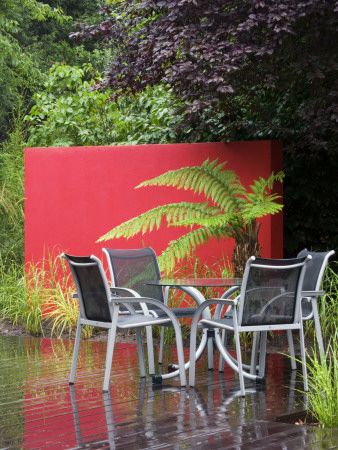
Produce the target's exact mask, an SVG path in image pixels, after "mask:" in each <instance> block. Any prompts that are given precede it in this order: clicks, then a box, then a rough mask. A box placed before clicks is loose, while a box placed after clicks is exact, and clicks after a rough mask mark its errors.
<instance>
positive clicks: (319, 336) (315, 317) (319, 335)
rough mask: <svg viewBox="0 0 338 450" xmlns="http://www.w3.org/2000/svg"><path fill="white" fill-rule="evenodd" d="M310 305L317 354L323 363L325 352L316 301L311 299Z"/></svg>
mask: <svg viewBox="0 0 338 450" xmlns="http://www.w3.org/2000/svg"><path fill="white" fill-rule="evenodd" d="M311 303H312V310H313V320H314V323H315V329H316V336H317V342H318V347H319V353H320V360H321V362H322V363H323V362H324V361H325V350H324V343H323V336H322V330H321V328H320V321H319V313H318V306H317V299H316V298H314V297H312V298H311Z"/></svg>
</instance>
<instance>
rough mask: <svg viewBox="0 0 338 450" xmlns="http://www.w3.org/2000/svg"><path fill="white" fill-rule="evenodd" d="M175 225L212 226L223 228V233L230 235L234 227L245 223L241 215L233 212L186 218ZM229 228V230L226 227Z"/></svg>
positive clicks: (239, 226)
mask: <svg viewBox="0 0 338 450" xmlns="http://www.w3.org/2000/svg"><path fill="white" fill-rule="evenodd" d="M174 225H175V226H192V225H199V226H201V227H212V228H213V229H215V230H216V229H220V230H221V229H222V233H225V234H226V235H230V234H231V233H232V230H233V227H234V225H235V228H236V229H237V228H241V227H243V226H244V225H245V222H244V221H243V218H242V216H241V215H239V214H236V213H233V214H217V215H213V216H209V217H198V218H194V219H185V220H182V221H180V222H177V223H175V224H174ZM227 228H229V231H228V232H225V231H224V229H227Z"/></svg>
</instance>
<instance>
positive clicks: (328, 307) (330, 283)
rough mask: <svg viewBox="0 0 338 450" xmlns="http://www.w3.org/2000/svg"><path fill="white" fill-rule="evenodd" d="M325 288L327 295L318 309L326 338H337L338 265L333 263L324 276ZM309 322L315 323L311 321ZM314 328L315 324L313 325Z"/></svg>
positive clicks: (320, 302)
mask: <svg viewBox="0 0 338 450" xmlns="http://www.w3.org/2000/svg"><path fill="white" fill-rule="evenodd" d="M323 288H324V290H325V291H326V294H325V295H324V296H323V297H321V298H320V299H319V302H318V309H319V316H320V323H321V330H322V334H323V336H324V337H326V338H328V337H333V336H335V337H336V338H337V323H338V263H337V262H336V261H334V262H332V263H331V264H330V265H329V266H328V268H327V270H326V272H325V275H324V279H323ZM309 322H313V321H312V320H310V321H309ZM312 327H313V328H314V324H312Z"/></svg>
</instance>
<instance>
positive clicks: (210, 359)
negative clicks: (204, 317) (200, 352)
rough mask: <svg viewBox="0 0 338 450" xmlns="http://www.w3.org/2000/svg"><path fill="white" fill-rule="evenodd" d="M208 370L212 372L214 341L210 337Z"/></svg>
mask: <svg viewBox="0 0 338 450" xmlns="http://www.w3.org/2000/svg"><path fill="white" fill-rule="evenodd" d="M207 351H208V370H214V341H213V338H212V337H208V343H207Z"/></svg>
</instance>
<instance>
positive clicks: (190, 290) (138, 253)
mask: <svg viewBox="0 0 338 450" xmlns="http://www.w3.org/2000/svg"><path fill="white" fill-rule="evenodd" d="M102 251H103V253H104V254H105V255H106V258H107V263H108V268H109V272H110V277H111V283H112V286H113V287H115V286H118V287H122V286H121V283H120V280H119V274H118V271H117V269H116V267H115V263H114V261H115V259H124V260H128V259H130V260H132V259H135V260H137V258H143V257H150V258H151V259H152V265H153V269H154V272H155V274H156V279H157V280H160V279H161V272H160V269H159V266H158V262H157V257H156V253H155V252H154V250H153V249H152V248H151V247H145V248H139V249H134V250H129V249H125V250H117V249H109V248H103V249H102ZM146 281H150V279H149V280H144V282H146ZM124 289H127V291H128V292H129V294H130V295H133V296H135V297H140V296H141V295H140V293H139V292H136V291H135V290H134V289H130V288H126V287H124ZM174 289H179V290H181V291H183V292H185V293H186V294H188V295H189V296H190V297H192V298H193V300H194V301H195V302H196V303H197V305H198V304H199V303H201V302H202V301H203V300H204V297H203V296H202V295H201V293H200V292H199V291H198V290H197V289H196V288H194V287H190V286H189V287H185V286H182V287H180V288H177V287H175V288H174ZM157 291H158V298H157V300H159V301H160V302H161V303H162V304H164V305H167V303H168V294H169V287H166V288H165V289H164V293H163V290H162V288H161V287H159V288H158V290H157ZM170 310H171V311H172V312H173V313H174V314H175V316H176V317H177V318H185V317H193V315H194V313H195V312H196V310H197V307H189V308H170ZM150 313H151V314H153V315H154V316H155V317H156V316H157V315H158V313H159V311H156V310H150ZM161 314H162V313H161ZM146 333H147V343H148V364H149V373H155V363H154V355H153V337H152V330H151V328H150V327H148V328H147V331H146ZM209 341H210V343H209V346H208V355H209V359H208V364H209V368H210V369H211V368H213V358H212V342H211V339H209ZM163 348H164V327H162V330H161V338H160V351H159V364H160V365H161V364H162V363H163ZM172 370H174V369H172Z"/></svg>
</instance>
